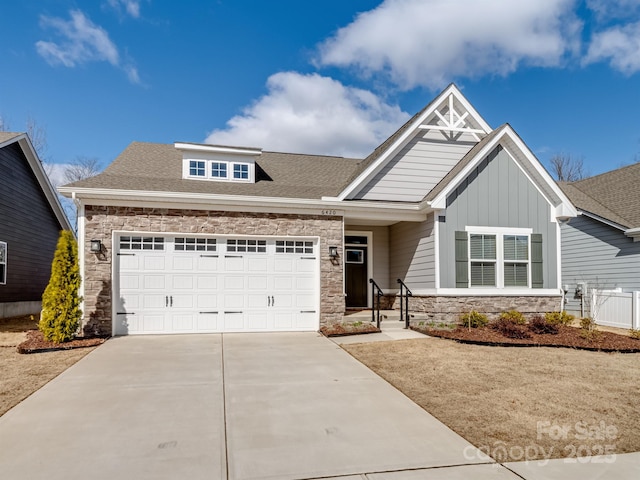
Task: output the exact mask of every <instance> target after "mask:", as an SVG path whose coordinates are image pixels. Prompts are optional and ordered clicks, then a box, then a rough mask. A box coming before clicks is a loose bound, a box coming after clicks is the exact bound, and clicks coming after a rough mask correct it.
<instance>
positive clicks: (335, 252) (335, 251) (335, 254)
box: [329, 247, 338, 259]
mask: <svg viewBox="0 0 640 480" xmlns="http://www.w3.org/2000/svg"><path fill="white" fill-rule="evenodd" d="M329 257H330V258H332V259H334V258H338V247H329Z"/></svg>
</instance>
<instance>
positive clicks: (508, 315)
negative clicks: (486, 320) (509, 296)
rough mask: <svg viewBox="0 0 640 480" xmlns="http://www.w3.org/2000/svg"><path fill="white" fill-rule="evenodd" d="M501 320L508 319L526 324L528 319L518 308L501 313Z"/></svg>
mask: <svg viewBox="0 0 640 480" xmlns="http://www.w3.org/2000/svg"><path fill="white" fill-rule="evenodd" d="M500 320H506V321H509V322H512V323H515V324H516V325H524V324H525V323H527V319H526V318H524V315H523V314H522V313H520V312H519V311H517V310H509V311H508V312H502V313H501V314H500Z"/></svg>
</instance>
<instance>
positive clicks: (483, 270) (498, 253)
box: [456, 227, 543, 288]
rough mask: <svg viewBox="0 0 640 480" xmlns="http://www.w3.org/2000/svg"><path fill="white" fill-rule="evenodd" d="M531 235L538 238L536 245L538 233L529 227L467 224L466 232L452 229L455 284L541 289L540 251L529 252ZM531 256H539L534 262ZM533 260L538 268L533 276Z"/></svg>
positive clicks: (530, 249)
mask: <svg viewBox="0 0 640 480" xmlns="http://www.w3.org/2000/svg"><path fill="white" fill-rule="evenodd" d="M458 234H460V235H461V236H460V235H458ZM532 237H540V238H538V240H537V242H538V243H537V245H538V247H540V245H541V243H540V242H541V236H540V235H539V234H537V235H534V234H532V233H530V230H529V229H523V228H490V227H467V231H466V232H456V286H458V287H472V288H474V287H494V288H514V287H520V288H530V287H537V288H541V285H542V282H543V279H542V270H541V263H542V253H541V252H542V250H541V248H538V249H537V250H536V252H537V253H536V255H532V253H531V252H532ZM460 242H462V243H461V244H460V245H458V243H460ZM465 252H466V253H465ZM532 256H533V257H539V258H538V261H537V263H536V262H535V261H532ZM533 263H536V264H537V265H538V267H540V268H538V269H537V270H536V272H537V276H534V277H535V279H532V264H533ZM538 277H540V278H538ZM536 279H537V280H536Z"/></svg>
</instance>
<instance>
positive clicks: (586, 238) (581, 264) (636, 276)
mask: <svg viewBox="0 0 640 480" xmlns="http://www.w3.org/2000/svg"><path fill="white" fill-rule="evenodd" d="M638 180H640V164H638V163H636V164H633V165H630V166H627V167H623V168H619V169H617V170H613V171H611V172H607V173H603V174H601V175H596V176H595V177H590V178H586V179H584V180H580V181H577V182H571V183H562V184H561V188H562V190H563V191H564V192H565V194H566V195H567V196H568V197H569V198H570V199H571V201H572V202H573V204H574V205H575V206H576V208H577V209H578V216H577V217H576V218H574V219H572V220H571V221H570V222H568V223H567V224H565V225H563V226H562V282H563V285H565V287H564V288H565V289H566V290H567V301H566V302H567V303H566V309H567V311H568V312H569V313H572V314H574V315H578V316H582V314H584V315H585V316H591V315H592V314H593V313H594V312H591V311H590V300H589V298H588V297H587V296H588V295H590V291H591V290H592V289H597V290H614V289H619V290H621V291H622V292H632V291H640V241H639V240H640V209H639V208H638V206H639V205H640V192H638V189H637V182H638ZM581 291H582V294H583V295H581V294H580V293H581ZM585 297H587V298H585Z"/></svg>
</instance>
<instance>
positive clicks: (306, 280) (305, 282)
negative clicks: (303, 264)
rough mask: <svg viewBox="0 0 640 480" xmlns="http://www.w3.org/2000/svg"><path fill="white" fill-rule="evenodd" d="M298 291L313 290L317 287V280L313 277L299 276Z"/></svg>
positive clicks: (297, 280)
mask: <svg viewBox="0 0 640 480" xmlns="http://www.w3.org/2000/svg"><path fill="white" fill-rule="evenodd" d="M295 281H296V290H297V291H307V292H311V291H313V290H315V288H316V280H315V278H313V277H301V276H298V277H296V279H295Z"/></svg>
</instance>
